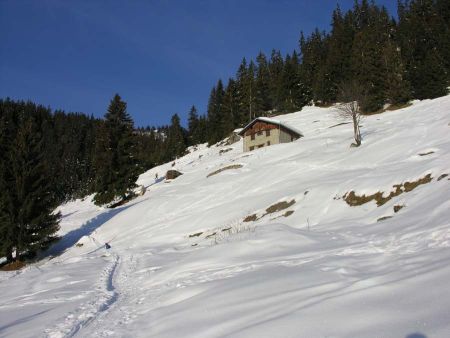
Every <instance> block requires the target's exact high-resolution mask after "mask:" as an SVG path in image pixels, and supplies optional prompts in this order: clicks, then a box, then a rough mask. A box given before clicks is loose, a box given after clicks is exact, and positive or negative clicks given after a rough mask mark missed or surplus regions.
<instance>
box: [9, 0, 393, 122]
mask: <svg viewBox="0 0 450 338" xmlns="http://www.w3.org/2000/svg"><path fill="white" fill-rule="evenodd" d="M337 2H339V4H340V6H341V8H342V9H343V10H346V9H348V8H350V7H351V6H352V5H353V0H338V1H329V0H312V1H310V0H303V1H302V0H290V1H288V0H190V1H188V0H172V1H169V0H147V1H144V0H142V1H141V0H127V1H125V0H120V1H119V0H117V1H115V0H77V1H75V0H73V1H68V0H67V1H66V0H0V32H1V33H0V36H1V40H0V43H1V45H0V97H1V98H5V97H7V96H8V97H11V98H13V99H24V100H27V99H30V100H32V101H34V102H36V103H40V104H43V105H46V106H50V107H51V108H53V109H63V110H65V111H78V112H84V113H86V114H93V115H94V116H99V117H100V116H103V115H104V113H105V111H106V108H107V106H108V103H109V100H110V99H111V98H112V96H113V94H114V93H116V92H117V93H119V94H120V95H121V96H122V98H123V99H124V100H125V101H126V102H127V103H128V112H129V113H130V114H131V115H132V117H133V119H134V121H135V124H136V125H137V126H145V125H161V124H168V123H169V121H170V116H171V115H172V114H173V113H178V114H179V115H180V116H181V118H182V121H183V122H184V123H185V121H186V116H187V112H188V110H189V108H190V107H191V105H193V104H195V105H196V106H197V108H198V110H199V112H200V113H204V112H205V111H206V104H207V100H208V95H209V92H210V90H211V88H212V86H213V85H214V84H215V83H216V81H217V80H218V79H219V78H222V79H223V80H224V81H225V82H226V81H227V79H228V78H229V77H231V76H234V75H235V72H236V70H237V67H238V66H239V63H240V61H241V59H242V57H244V56H245V57H246V58H247V59H249V58H254V57H255V56H256V55H257V53H258V52H259V51H260V50H261V51H263V52H264V53H266V54H267V55H270V51H271V50H272V48H275V49H280V50H281V52H282V53H283V54H285V53H288V52H291V51H292V50H293V49H294V48H295V49H298V38H299V34H300V31H301V30H303V31H304V32H306V33H309V32H311V31H312V30H313V29H314V28H315V27H319V28H320V29H324V30H328V29H329V27H330V26H329V25H330V21H331V13H332V11H333V9H334V8H335V7H336V4H337ZM396 2H397V1H395V0H378V1H377V3H378V4H382V5H385V6H386V7H387V8H388V10H389V12H390V13H391V14H396Z"/></svg>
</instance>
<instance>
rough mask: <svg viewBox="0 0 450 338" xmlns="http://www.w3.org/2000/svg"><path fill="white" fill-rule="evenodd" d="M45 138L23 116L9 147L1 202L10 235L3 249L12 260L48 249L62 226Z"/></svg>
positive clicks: (28, 118) (3, 216)
mask: <svg viewBox="0 0 450 338" xmlns="http://www.w3.org/2000/svg"><path fill="white" fill-rule="evenodd" d="M39 109H41V110H43V109H45V108H43V107H39V108H38V110H39ZM42 140H43V136H42V132H41V131H40V130H39V125H38V124H37V123H36V120H34V118H33V117H31V116H22V120H21V122H20V124H19V126H18V128H17V131H16V134H15V137H14V140H13V142H12V144H11V148H10V150H9V161H8V163H9V165H10V166H11V168H10V172H9V173H8V177H7V178H6V180H4V181H3V184H2V189H5V190H6V192H7V196H6V199H3V198H2V202H1V204H2V206H1V208H2V210H3V212H2V217H1V218H2V219H1V221H0V224H1V232H3V233H5V232H4V231H5V230H6V235H7V236H6V239H7V243H6V246H4V247H3V248H2V249H3V251H4V253H5V255H6V257H7V259H8V260H10V261H11V260H13V259H19V258H20V256H21V255H22V254H27V255H34V254H35V253H36V252H37V251H38V250H41V249H45V248H46V247H47V246H48V245H49V244H50V243H51V242H52V241H53V240H54V239H55V238H56V235H55V234H56V231H57V230H58V229H59V217H60V215H59V214H55V213H53V210H54V208H55V207H56V203H55V200H54V199H53V197H52V194H51V187H50V182H51V180H50V175H49V171H48V169H47V167H46V162H45V160H44V157H43V152H42V145H43V143H42ZM2 237H4V236H2ZM13 250H14V251H15V256H14V257H13Z"/></svg>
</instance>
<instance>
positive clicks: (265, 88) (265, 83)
mask: <svg viewBox="0 0 450 338" xmlns="http://www.w3.org/2000/svg"><path fill="white" fill-rule="evenodd" d="M256 62H257V71H256V81H255V89H256V93H255V112H256V116H262V115H263V114H264V113H265V112H267V111H269V110H272V109H273V106H272V100H271V95H270V72H269V65H268V63H267V58H266V56H265V55H264V54H263V53H262V52H260V53H259V54H258V56H257V57H256Z"/></svg>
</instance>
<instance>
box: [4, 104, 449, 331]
mask: <svg viewBox="0 0 450 338" xmlns="http://www.w3.org/2000/svg"><path fill="white" fill-rule="evenodd" d="M277 118H278V119H280V120H281V121H283V122H285V123H287V124H289V125H291V126H293V127H295V128H297V129H299V130H301V131H302V132H303V134H304V137H303V138H301V139H300V140H297V141H295V142H293V143H288V144H282V145H275V146H271V147H267V148H262V149H258V150H256V151H253V152H250V153H242V143H241V142H242V141H241V142H238V143H235V144H233V145H231V146H213V147H210V148H208V147H206V146H205V145H200V146H198V148H197V149H196V150H194V149H190V151H191V152H190V153H189V154H188V155H186V156H184V157H183V158H180V159H178V160H176V161H175V162H174V164H173V163H168V164H165V165H162V166H160V167H156V168H153V169H152V170H150V171H148V172H146V173H144V174H143V175H141V176H140V178H139V180H138V183H139V184H142V185H144V186H146V187H147V191H146V193H145V194H144V195H143V196H140V197H138V198H137V199H135V200H133V201H132V202H130V203H129V204H127V205H124V206H122V207H119V208H116V209H112V210H110V209H105V208H98V207H96V206H94V205H93V204H92V203H91V201H90V200H89V199H87V200H84V201H80V200H78V201H74V202H70V203H67V204H65V205H63V206H61V207H60V208H59V210H60V211H61V213H62V216H63V218H62V222H61V230H60V232H61V235H62V236H63V239H62V240H61V241H60V242H59V243H58V244H56V245H55V246H54V247H53V248H52V249H51V250H50V256H48V257H47V258H44V259H43V260H42V261H41V262H40V263H37V264H35V265H31V266H28V267H26V268H25V269H23V270H22V271H19V272H1V273H0V292H1V293H2V297H1V300H0V336H2V337H3V336H7V337H32V336H33V337H36V336H44V337H71V336H79V337H109V336H115V337H117V336H118V337H406V336H408V335H410V334H413V333H422V334H423V335H425V336H427V337H448V336H449V334H450V321H449V318H450V297H448V281H449V280H450V264H449V263H450V221H449V220H450V189H449V188H450V181H449V179H450V138H449V135H450V96H446V97H442V98H438V99H434V100H425V101H416V102H414V104H413V105H412V106H411V107H408V108H404V109H400V110H396V111H390V112H385V113H383V114H379V115H372V116H368V117H366V118H365V119H364V120H363V122H362V134H363V144H362V146H361V147H359V148H350V147H349V145H350V143H351V142H352V126H351V124H343V122H347V121H342V120H340V119H339V118H338V116H337V114H336V111H335V110H334V108H317V107H305V108H304V109H303V110H302V111H301V112H297V113H293V114H289V115H283V116H279V117H277ZM231 165H233V166H234V167H232V168H230V169H228V170H224V171H221V172H219V173H217V174H214V175H210V174H212V173H213V172H215V171H218V170H219V169H221V168H225V167H227V166H231ZM168 169H177V170H179V171H181V172H182V173H183V175H182V176H180V177H178V178H176V179H175V180H172V181H165V180H161V179H159V180H156V181H155V174H156V173H158V175H159V177H162V176H163V175H164V173H165V172H166V171H167V170H168ZM208 175H210V176H209V177H208ZM446 175H448V176H446ZM351 191H353V192H354V193H353V194H349V193H350V192H351ZM377 192H380V193H379V194H378V195H374V194H376V193H377ZM381 193H382V194H381ZM390 193H392V194H391V195H390ZM362 195H365V196H366V198H361V196H362ZM371 195H374V197H373V198H374V199H375V198H377V199H378V201H379V203H378V204H381V205H377V203H376V200H371V201H368V202H367V203H363V202H366V201H367V200H369V199H370V198H369V196H371ZM389 195H390V197H391V198H390V199H388V198H386V197H387V196H389ZM344 196H347V197H348V196H351V197H352V199H350V198H348V199H347V200H348V201H349V202H350V203H353V204H358V205H354V206H350V205H349V204H348V203H347V202H346V200H345V198H344ZM380 201H381V202H380ZM394 209H395V211H394ZM244 220H246V221H247V222H244ZM105 242H109V243H110V244H111V246H112V248H111V249H110V250H106V249H105V248H104V243H105ZM52 255H54V256H52ZM50 257H52V258H50Z"/></svg>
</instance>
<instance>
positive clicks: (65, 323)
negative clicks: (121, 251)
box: [45, 254, 121, 338]
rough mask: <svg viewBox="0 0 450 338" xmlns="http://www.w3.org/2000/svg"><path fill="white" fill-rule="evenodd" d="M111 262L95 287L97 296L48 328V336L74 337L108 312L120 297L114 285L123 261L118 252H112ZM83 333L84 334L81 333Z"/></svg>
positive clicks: (56, 337)
mask: <svg viewBox="0 0 450 338" xmlns="http://www.w3.org/2000/svg"><path fill="white" fill-rule="evenodd" d="M110 257H111V258H112V260H111V262H110V263H109V264H108V265H107V266H106V268H105V269H104V270H103V271H102V272H101V278H100V280H99V281H98V282H97V284H96V287H95V296H94V297H93V299H90V300H89V301H88V302H85V303H83V304H82V305H81V306H80V307H79V308H77V309H76V310H75V311H73V312H71V313H69V314H68V315H66V316H65V318H64V319H63V320H61V321H60V322H59V323H58V324H56V325H55V326H54V327H53V328H51V329H47V330H46V331H45V334H46V335H47V337H48V338H62V337H73V336H75V335H77V334H78V333H80V332H81V331H82V330H83V329H84V328H86V327H88V326H89V325H91V323H92V322H94V321H95V320H97V319H98V317H100V316H101V314H102V313H103V312H107V311H108V310H109V309H110V307H111V306H113V304H114V303H115V302H116V301H117V299H118V298H119V293H118V292H117V290H116V288H115V286H114V280H115V274H116V271H117V269H118V266H119V265H120V263H121V260H120V257H119V256H118V255H117V254H112V255H111V256H110ZM81 335H82V334H81Z"/></svg>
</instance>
